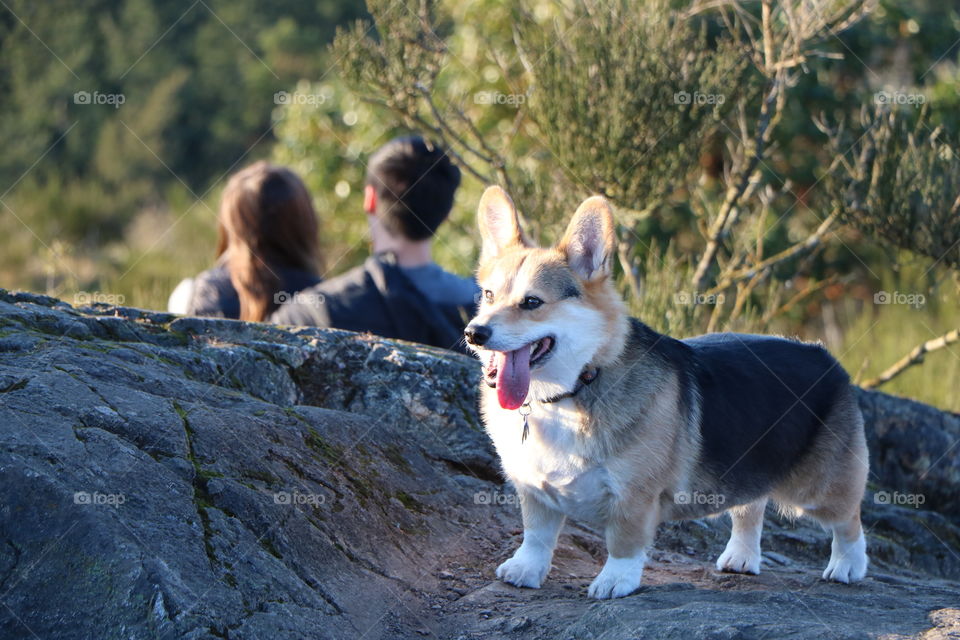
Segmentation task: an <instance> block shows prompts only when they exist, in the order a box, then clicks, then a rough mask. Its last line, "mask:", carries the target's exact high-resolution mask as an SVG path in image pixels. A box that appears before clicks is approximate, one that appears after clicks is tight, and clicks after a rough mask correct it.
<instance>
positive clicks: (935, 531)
mask: <svg viewBox="0 0 960 640" xmlns="http://www.w3.org/2000/svg"><path fill="white" fill-rule="evenodd" d="M478 375H479V369H478V365H477V363H475V362H473V361H471V360H469V359H467V358H463V357H460V356H456V355H452V354H449V353H446V352H441V351H437V350H434V349H430V348H426V347H420V346H414V345H409V344H403V343H396V342H390V341H385V340H380V339H377V338H373V337H370V336H358V335H355V334H350V333H346V332H341V331H321V330H315V329H302V330H297V331H293V332H289V331H285V330H281V329H277V328H275V327H271V326H267V325H259V324H248V323H241V322H234V321H226V320H204V319H197V318H176V317H174V316H171V315H170V314H164V313H155V312H149V311H142V310H136V309H126V308H114V307H107V306H103V305H95V306H92V307H88V308H84V309H82V310H77V309H73V308H72V307H70V306H69V305H66V304H64V303H62V302H60V301H58V300H55V299H53V298H48V297H46V296H38V295H35V294H25V293H10V292H6V291H3V290H0V549H2V550H0V604H2V605H3V606H0V637H3V638H34V637H56V638H66V639H71V638H78V639H79V638H124V639H128V638H134V639H137V638H164V639H167V638H170V639H181V638H198V639H199V638H211V637H221V638H223V637H225V638H231V639H235V638H243V639H247V638H249V639H262V638H277V639H280V640H285V639H293V638H303V639H321V638H322V639H327V638H330V639H339V638H359V637H366V638H384V639H387V638H390V639H392V638H414V637H436V638H464V639H472V638H527V639H534V638H537V639H539V638H543V639H546V638H551V639H553V638H577V639H580V638H611V639H612V638H617V639H620V638H684V639H685V640H686V639H687V638H700V637H702V638H762V637H767V638H774V637H796V638H823V637H830V638H834V637H837V638H861V637H877V636H880V635H887V636H890V637H909V636H912V635H916V634H919V633H921V632H924V631H925V630H930V631H929V633H930V636H929V637H932V638H935V637H936V638H939V637H943V638H946V637H951V636H950V634H951V633H956V629H957V628H958V626H960V617H958V613H957V611H956V609H955V607H956V604H957V602H958V600H960V598H958V595H960V592H958V582H957V580H958V579H960V561H958V558H960V529H958V527H957V526H956V522H955V521H954V520H953V519H952V518H954V517H955V516H956V510H955V505H956V502H955V501H956V495H957V493H956V489H957V483H956V477H952V476H951V475H950V471H949V470H950V469H954V470H955V469H956V458H955V457H951V456H950V455H949V453H948V455H945V456H943V460H942V461H941V462H938V463H936V464H933V465H932V466H931V465H930V464H927V465H926V466H923V464H921V463H922V462H924V461H925V460H926V458H924V455H925V454H924V451H925V450H924V449H923V448H922V447H920V446H919V445H916V443H913V444H911V443H910V442H909V434H910V433H922V434H924V438H927V439H928V440H927V441H928V442H931V443H932V442H940V441H939V440H936V438H938V437H940V435H938V430H939V433H940V434H941V435H943V437H945V438H949V437H951V436H952V434H953V433H954V432H953V431H951V429H953V428H954V427H955V422H952V420H954V418H953V417H952V416H950V415H945V414H941V413H939V412H936V411H935V410H932V409H930V408H928V407H924V406H923V405H917V404H916V403H910V402H907V401H900V400H898V399H893V398H890V397H889V396H882V394H876V395H874V394H869V395H865V396H864V398H865V400H864V403H865V413H867V414H868V417H869V420H870V425H869V426H870V429H871V430H872V431H871V447H872V454H873V456H874V461H876V463H877V464H876V467H875V470H876V472H877V478H875V479H874V484H875V486H874V487H873V490H874V491H873V492H871V499H868V500H867V501H865V504H864V522H865V525H866V527H867V529H868V532H869V546H870V551H871V554H872V561H873V565H872V572H871V577H870V578H869V579H868V580H867V581H866V582H865V583H863V584H861V585H857V586H852V587H847V586H843V585H833V584H826V583H822V582H821V581H820V580H819V579H818V577H819V573H820V571H821V570H822V568H823V565H824V564H825V562H826V559H827V555H828V552H829V541H828V539H827V537H826V535H825V534H823V532H822V531H820V530H819V528H817V527H815V526H811V525H810V524H808V523H805V522H803V521H801V522H798V523H790V522H786V521H783V520H780V519H779V518H778V517H777V516H776V514H775V513H774V512H773V511H772V510H771V512H770V513H769V514H768V515H769V518H768V523H767V527H766V531H765V534H764V548H765V551H766V555H767V558H768V560H772V562H766V563H765V565H764V573H763V574H762V575H761V576H757V577H754V576H734V575H729V574H718V573H717V572H716V571H714V570H713V567H712V561H713V559H714V558H715V557H716V555H717V554H718V553H719V552H720V550H721V549H722V548H723V545H724V543H725V540H726V535H727V529H728V523H727V522H726V520H725V519H723V518H721V519H707V520H701V521H693V522H682V523H669V524H665V525H663V526H662V527H661V530H660V533H659V536H658V542H657V549H656V551H654V552H653V554H652V558H651V563H650V566H649V568H648V570H647V572H646V574H645V576H644V586H643V587H642V588H641V589H640V591H639V592H638V593H637V594H635V595H633V596H631V597H629V598H625V599H622V600H619V601H615V602H603V603H597V602H593V601H590V600H588V599H587V598H586V597H585V590H586V585H587V584H588V583H589V581H590V579H591V578H592V577H593V575H595V574H596V572H597V571H598V570H599V566H600V562H601V560H602V555H603V542H602V538H601V537H599V536H598V535H597V532H595V531H592V530H591V529H589V528H586V527H582V526H579V525H577V524H575V523H573V524H571V525H569V526H568V527H567V528H566V530H565V532H564V533H563V535H562V536H561V540H560V546H559V548H558V551H557V554H556V558H555V563H554V564H555V566H554V569H553V571H552V572H551V575H550V577H549V579H548V582H547V584H546V585H545V586H544V588H543V589H541V590H537V591H534V590H518V589H514V588H512V587H509V586H506V585H503V584H501V583H498V582H497V581H495V580H494V578H493V570H494V568H495V567H496V565H497V564H498V563H499V562H502V561H503V560H504V559H505V558H506V557H508V555H509V554H510V553H512V551H513V549H514V547H515V546H516V545H517V544H519V540H520V537H521V536H520V514H519V511H518V510H517V509H516V507H515V506H513V505H508V504H501V503H498V502H497V501H490V500H485V499H478V496H480V495H481V493H482V494H483V496H484V497H486V496H489V495H491V494H494V493H496V494H502V493H508V492H509V490H508V489H507V488H506V487H503V486H502V485H501V484H500V482H501V479H500V476H499V473H498V464H497V461H496V458H495V456H494V453H493V451H492V449H491V447H490V444H489V442H488V439H487V438H486V436H485V434H484V433H483V430H482V428H481V426H480V424H479V421H478V418H477V412H476V383H477V380H478ZM907 425H910V426H907ZM897 447H901V448H902V449H903V452H904V453H903V454H902V455H901V454H899V453H898V449H897ZM911 447H912V448H911ZM945 450H946V447H943V450H941V453H943V452H944V451H945ZM918 461H919V462H918ZM931 462H932V460H931ZM941 464H942V465H943V467H941V466H940V465H941ZM918 469H928V470H929V473H927V475H926V477H925V478H923V479H922V480H918V479H916V478H914V477H913V476H912V475H911V470H914V471H916V470H918ZM910 482H913V483H914V484H910ZM917 488H919V489H918V490H922V491H924V492H925V495H926V496H928V498H929V499H928V500H927V501H926V502H925V504H923V505H904V504H898V503H896V501H895V500H892V499H891V500H887V501H884V500H877V499H874V497H873V496H874V492H880V491H888V492H890V491H896V490H899V491H903V492H907V491H908V490H911V489H917ZM918 507H919V508H918ZM938 511H939V512H938ZM951 607H954V608H953V609H951Z"/></svg>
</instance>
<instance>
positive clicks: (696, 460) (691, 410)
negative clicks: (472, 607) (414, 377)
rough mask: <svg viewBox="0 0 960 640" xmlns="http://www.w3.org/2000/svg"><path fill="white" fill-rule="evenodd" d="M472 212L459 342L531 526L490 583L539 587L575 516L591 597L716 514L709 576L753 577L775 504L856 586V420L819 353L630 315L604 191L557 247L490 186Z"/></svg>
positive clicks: (610, 593) (625, 586) (855, 410)
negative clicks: (586, 532)
mask: <svg viewBox="0 0 960 640" xmlns="http://www.w3.org/2000/svg"><path fill="white" fill-rule="evenodd" d="M478 218H479V226H480V232H481V236H482V240H483V247H482V252H481V258H480V265H479V269H478V277H477V279H478V282H479V283H480V287H481V289H482V299H481V302H480V306H479V311H478V313H477V316H476V317H475V318H474V319H473V320H472V321H471V322H470V323H469V325H468V326H467V327H466V329H465V331H464V334H465V338H466V341H467V344H468V345H469V347H470V349H471V350H472V351H473V352H474V353H475V354H476V355H477V356H478V357H479V358H480V360H481V362H482V363H483V383H482V385H481V413H482V416H483V421H484V425H485V427H486V431H487V433H488V434H489V436H490V438H491V439H492V441H493V443H494V446H495V447H496V450H497V454H498V456H499V458H500V462H501V465H502V468H503V472H504V474H505V476H506V478H507V479H508V480H509V482H510V483H511V484H512V485H513V487H514V488H515V489H516V491H517V493H518V496H519V498H520V505H521V510H522V516H523V542H522V544H521V545H520V547H519V548H518V549H517V551H516V553H514V554H513V557H511V558H510V559H509V560H507V561H506V562H504V563H503V564H501V565H500V566H499V567H498V568H497V572H496V575H497V577H498V578H500V579H501V580H503V581H504V582H507V583H509V584H512V585H516V586H518V587H532V588H538V587H540V586H541V584H543V581H544V579H545V578H546V576H547V574H548V573H549V572H550V563H551V560H552V557H553V550H554V547H555V546H556V544H557V537H558V535H559V533H560V529H561V527H562V526H563V523H564V520H565V518H574V519H577V520H579V521H583V522H586V523H589V524H592V525H593V526H596V527H598V528H600V529H601V530H602V532H603V535H604V537H605V539H606V547H607V559H606V562H605V564H604V565H603V568H602V569H601V571H600V573H599V574H598V575H597V576H596V578H595V579H594V580H593V582H592V583H591V584H590V587H589V589H588V595H589V596H591V597H593V598H619V597H622V596H626V595H629V594H631V593H633V592H634V591H635V590H636V589H637V588H638V587H639V586H640V581H641V576H642V573H643V567H644V563H645V561H646V557H647V551H648V550H649V549H650V547H651V545H652V544H653V541H654V536H655V534H656V531H657V525H658V524H660V523H661V522H663V521H667V520H678V519H691V518H700V517H704V516H709V515H716V514H719V513H722V512H724V511H726V512H727V513H729V514H730V517H731V519H732V522H733V526H732V534H731V536H730V540H729V542H728V543H727V546H726V549H725V550H724V551H723V553H722V554H721V555H720V557H719V559H717V562H716V566H717V569H718V570H720V571H732V572H738V573H751V574H757V573H759V572H760V532H761V528H762V526H763V514H764V510H765V507H766V504H767V501H768V500H773V501H774V502H775V503H777V504H778V505H779V506H780V508H781V509H782V510H783V511H784V512H787V513H792V514H796V515H797V516H799V515H807V516H810V517H812V518H815V519H816V520H818V521H819V522H820V523H821V524H822V525H823V526H824V527H825V528H826V529H827V530H828V531H829V532H830V533H832V535H833V544H832V550H831V554H830V560H829V563H828V565H827V567H826V570H824V572H823V578H824V579H825V580H833V581H838V582H844V583H848V582H854V581H857V580H860V579H862V578H863V577H864V575H865V574H866V571H867V554H866V542H865V539H864V534H863V528H862V526H861V523H860V502H861V500H862V499H863V495H864V491H865V486H866V478H867V472H868V466H867V446H866V439H865V437H864V431H863V418H862V416H861V414H860V410H859V407H858V405H857V397H856V392H855V388H854V387H853V386H852V385H851V383H850V379H849V376H848V375H847V373H846V372H845V371H844V370H843V369H842V368H841V366H840V365H839V363H838V362H837V361H836V360H835V359H834V358H833V357H832V356H831V355H830V354H829V353H828V352H827V351H826V350H825V349H824V348H823V347H821V346H819V345H815V344H808V343H803V342H799V341H795V340H788V339H784V338H776V337H768V336H759V335H744V334H734V333H716V334H710V335H706V336H701V337H697V338H692V339H686V340H677V339H674V338H671V337H669V336H666V335H663V334H660V333H657V332H656V331H654V330H653V329H651V328H650V327H648V326H646V325H645V324H643V323H642V322H640V321H639V320H637V319H635V318H631V317H629V315H628V314H627V312H626V307H625V304H624V302H623V300H622V298H621V297H620V296H619V294H618V293H617V291H616V289H615V287H614V283H613V278H612V274H611V262H612V260H613V258H614V256H615V255H616V253H615V242H616V240H615V231H614V221H613V216H612V214H611V211H610V207H609V205H608V203H607V201H606V200H605V199H604V198H603V197H600V196H594V197H592V198H589V199H587V200H585V201H584V202H583V203H582V204H581V205H580V207H579V208H578V209H577V211H576V213H575V214H574V216H573V218H572V220H571V221H570V223H569V225H568V227H567V229H566V232H565V234H564V236H563V238H562V239H561V240H560V242H559V244H557V246H555V247H553V248H549V249H542V248H538V247H536V246H532V245H531V243H530V242H529V241H527V239H526V238H525V237H524V234H523V233H522V231H521V228H520V225H519V221H518V217H517V212H516V209H515V208H514V205H513V202H512V201H511V200H510V198H509V196H508V195H507V194H506V193H505V192H504V191H503V190H502V189H500V188H499V187H490V188H488V189H487V190H486V192H485V193H484V194H483V197H482V198H481V200H480V205H479V211H478Z"/></svg>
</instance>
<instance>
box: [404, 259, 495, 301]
mask: <svg viewBox="0 0 960 640" xmlns="http://www.w3.org/2000/svg"><path fill="white" fill-rule="evenodd" d="M400 269H401V271H403V273H404V275H406V276H407V277H408V278H410V281H411V282H413V285H414V286H415V287H416V288H417V289H419V290H420V293H422V294H423V295H425V296H426V297H427V298H428V299H429V300H430V301H431V302H435V303H438V304H448V305H460V306H463V307H467V308H472V307H473V306H474V305H475V304H476V302H477V295H478V294H479V293H480V287H478V286H477V283H476V282H475V281H474V280H473V278H462V277H460V276H458V275H454V274H452V273H448V272H446V271H444V270H443V269H441V268H440V266H439V265H438V264H436V263H434V262H431V263H430V264H425V265H422V266H419V267H400Z"/></svg>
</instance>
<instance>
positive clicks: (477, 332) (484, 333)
mask: <svg viewBox="0 0 960 640" xmlns="http://www.w3.org/2000/svg"><path fill="white" fill-rule="evenodd" d="M492 334H493V331H492V330H491V329H490V327H488V326H487V325H484V324H476V325H474V324H471V325H467V328H466V329H464V330H463V335H465V336H466V337H467V342H469V343H470V344H472V345H474V346H476V347H482V346H483V345H485V344H486V343H487V340H489V339H490V336H491V335H492Z"/></svg>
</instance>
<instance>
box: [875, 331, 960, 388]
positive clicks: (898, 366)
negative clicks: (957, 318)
mask: <svg viewBox="0 0 960 640" xmlns="http://www.w3.org/2000/svg"><path fill="white" fill-rule="evenodd" d="M958 340H960V329H954V330H953V331H949V332H947V333H945V334H943V335H942V336H940V337H939V338H935V339H933V340H927V341H926V342H924V343H922V344H918V345H917V346H915V347H914V348H913V349H912V350H911V351H910V353H908V354H907V355H905V356H904V357H903V358H901V359H900V360H898V361H897V362H896V363H895V364H894V365H893V366H891V367H890V368H888V369H887V370H886V371H884V372H883V373H881V374H880V375H879V376H877V377H876V378H873V379H872V380H867V381H866V382H864V383H862V384H861V385H860V386H861V387H863V388H864V389H876V388H877V387H879V386H880V385H882V384H886V383H887V382H890V381H891V380H893V379H894V378H896V377H897V376H898V375H900V374H901V373H903V372H904V371H906V370H907V369H909V368H910V367H912V366H914V365H916V364H920V363H921V362H923V358H924V356H926V354H928V353H930V352H931V351H936V350H938V349H943V348H944V347H946V346H948V345H950V344H952V343H954V342H957V341H958Z"/></svg>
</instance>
